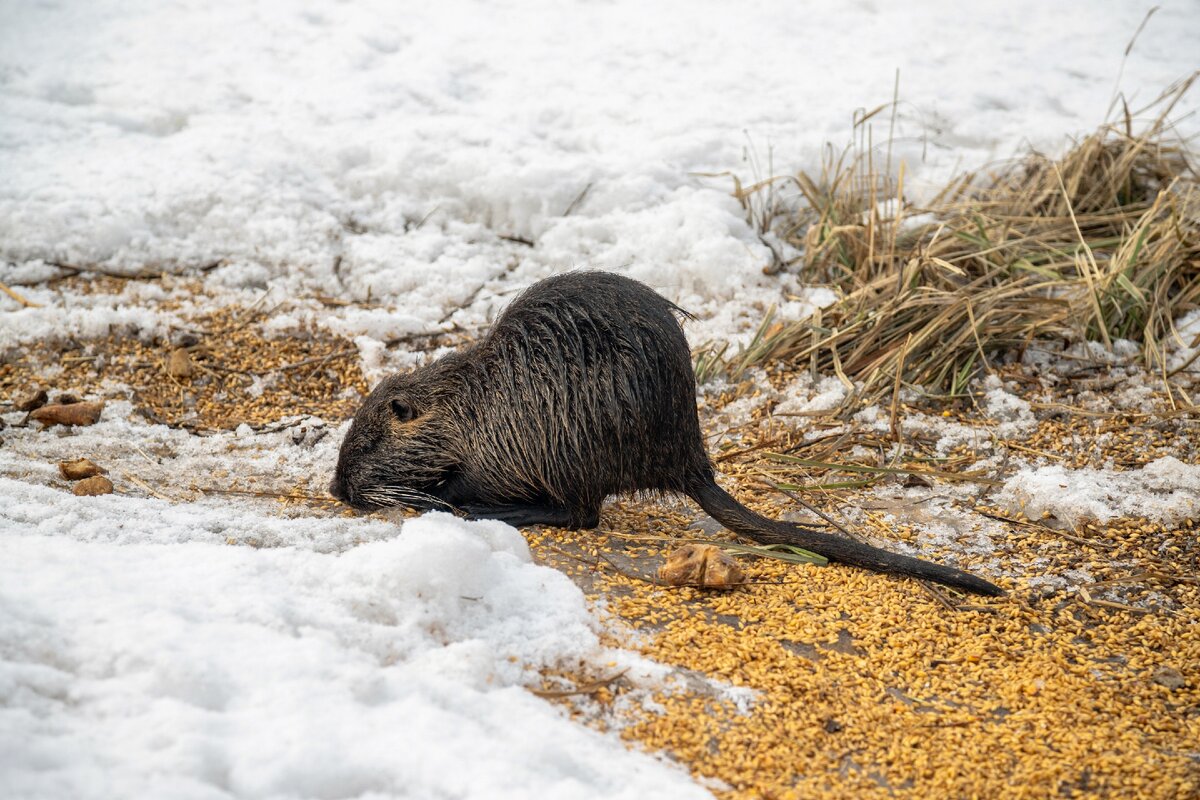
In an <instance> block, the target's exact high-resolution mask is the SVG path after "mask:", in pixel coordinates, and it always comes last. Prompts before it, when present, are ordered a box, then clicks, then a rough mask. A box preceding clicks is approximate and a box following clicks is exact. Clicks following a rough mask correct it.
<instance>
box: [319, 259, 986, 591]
mask: <svg viewBox="0 0 1200 800" xmlns="http://www.w3.org/2000/svg"><path fill="white" fill-rule="evenodd" d="M677 314H679V315H683V316H686V312H683V311H682V310H681V309H679V308H678V307H677V306H675V305H674V304H673V303H671V302H669V301H668V300H666V299H665V298H663V297H661V296H659V295H658V294H656V293H655V292H653V291H652V290H651V289H650V288H648V287H647V286H644V285H643V284H641V283H638V282H637V281H634V280H631V279H629V278H625V277H622V276H619V275H613V274H609V273H605V272H571V273H566V274H563V275H558V276H555V277H552V278H548V279H546V280H543V281H541V282H540V283H537V284H536V285H534V286H532V287H530V288H529V289H528V290H527V291H526V292H525V293H524V294H522V295H521V296H520V297H518V298H517V299H516V300H514V301H513V302H512V304H511V305H509V307H508V308H507V309H506V310H505V311H504V313H503V314H502V315H501V316H500V319H499V320H497V322H496V324H495V325H494V326H493V327H492V329H491V331H490V332H489V333H488V334H487V336H485V337H484V338H483V339H482V340H481V341H479V342H478V343H477V344H474V345H472V346H470V347H467V348H466V349H464V350H461V351H459V352H456V353H452V354H450V355H448V356H445V357H443V358H440V359H438V360H437V361H434V362H433V363H431V364H428V365H426V366H424V367H421V368H419V369H417V370H414V371H413V372H410V373H407V374H402V375H393V376H390V377H388V378H386V379H384V380H383V381H382V382H381V383H380V384H379V386H377V387H376V388H375V390H374V391H372V392H371V394H370V396H369V397H368V398H367V399H366V401H365V402H364V403H363V406H362V408H360V409H359V411H358V413H357V414H356V415H355V417H354V422H353V424H352V425H351V426H350V431H349V433H347V435H346V440H345V441H344V442H343V443H342V449H341V454H340V456H339V458H338V465H337V470H336V472H335V474H334V479H333V482H332V483H331V484H330V487H329V491H330V493H331V494H333V496H334V497H336V498H338V499H340V500H343V501H345V502H347V503H349V504H350V505H352V506H355V507H357V508H363V509H367V508H377V507H380V506H389V505H406V506H410V507H414V508H422V509H446V510H458V511H461V512H464V513H466V514H467V515H468V516H469V517H473V518H490V519H500V520H504V521H506V522H509V523H511V524H513V525H535V524H547V525H557V526H561V527H569V528H590V527H595V526H596V525H597V524H598V522H599V519H600V505H601V503H602V502H603V501H604V499H605V498H606V497H608V496H609V495H613V494H628V493H632V492H638V491H649V492H681V493H683V494H686V495H688V496H689V497H691V498H692V499H694V500H695V501H696V502H697V503H699V504H700V506H701V507H702V508H703V509H704V510H705V511H707V512H708V513H709V514H711V515H712V516H713V517H714V518H715V519H716V520H717V521H718V522H720V523H721V524H722V525H724V526H725V527H727V528H729V529H730V530H732V531H735V532H736V533H739V534H741V535H743V536H746V537H749V538H750V539H753V540H755V541H758V542H762V543H764V544H769V543H784V544H791V545H796V546H799V547H803V548H806V549H808V550H812V551H814V552H817V553H820V554H822V555H824V556H826V557H827V558H829V559H830V560H832V561H840V562H843V563H845V564H851V565H854V566H858V567H864V568H866V569H871V570H875V571H877V572H891V573H897V574H901V575H912V576H915V577H920V578H927V579H929V580H933V581H937V582H939V583H944V584H948V585H950V586H957V587H959V588H962V589H966V590H969V591H972V592H978V593H980V594H989V595H997V594H1002V590H1001V589H1000V588H999V587H997V586H994V585H993V584H991V583H989V582H987V581H985V580H983V579H981V578H978V577H976V576H974V575H971V574H968V573H966V572H963V571H961V570H957V569H953V568H951V567H945V566H941V565H938V564H932V563H929V562H927V561H921V560H919V559H916V558H910V557H908V556H903V555H899V554H896V553H891V552H888V551H886V550H880V549H879V548H875V547H871V546H869V545H865V544H861V543H859V542H856V541H853V540H851V539H846V538H842V537H838V536H831V535H829V534H825V533H820V532H818V531H814V530H810V529H808V528H804V527H801V526H799V525H795V524H792V523H788V522H779V521H776V520H773V519H769V518H767V517H763V516H761V515H759V514H756V513H755V512H753V511H751V510H749V509H748V508H746V507H745V506H743V505H742V504H741V503H739V502H738V501H737V500H735V499H734V498H733V497H731V496H730V495H729V494H728V493H726V492H725V491H724V490H723V489H721V488H720V487H719V486H717V484H716V481H715V480H714V471H713V465H712V462H711V461H709V458H708V455H707V454H706V453H705V451H704V441H703V438H702V436H701V434H700V421H699V418H698V416H697V413H696V379H695V375H694V374H693V372H692V362H691V353H690V352H689V350H688V344H687V340H686V339H685V338H684V335H683V329H682V327H681V326H680V323H679V319H678V317H677V316H676V315H677Z"/></svg>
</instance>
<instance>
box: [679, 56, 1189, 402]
mask: <svg viewBox="0 0 1200 800" xmlns="http://www.w3.org/2000/svg"><path fill="white" fill-rule="evenodd" d="M1195 78H1196V76H1195V75H1193V76H1192V77H1191V78H1190V79H1188V80H1187V81H1184V82H1183V83H1181V84H1179V85H1178V86H1176V87H1174V88H1173V89H1172V90H1171V91H1169V92H1168V93H1166V94H1165V95H1164V96H1163V97H1162V98H1160V99H1159V101H1156V104H1154V105H1153V106H1152V108H1154V109H1155V111H1156V115H1155V117H1154V119H1153V121H1152V122H1151V123H1150V124H1149V125H1147V126H1146V127H1145V128H1144V129H1143V130H1141V131H1140V132H1135V123H1134V121H1133V120H1134V117H1135V116H1136V115H1135V114H1132V113H1130V112H1129V111H1128V109H1126V112H1125V114H1124V116H1123V118H1122V120H1121V121H1120V122H1119V123H1109V124H1106V125H1104V126H1102V127H1101V128H1099V129H1098V130H1097V131H1096V132H1095V133H1093V134H1091V135H1090V136H1087V137H1086V138H1084V139H1083V140H1082V141H1080V142H1079V143H1077V144H1076V145H1075V147H1073V148H1072V149H1071V150H1070V151H1069V152H1068V153H1067V154H1066V155H1064V156H1063V157H1062V158H1060V159H1057V160H1055V159H1051V158H1048V157H1046V156H1044V155H1040V154H1036V153H1035V154H1031V155H1029V156H1027V157H1026V158H1025V159H1023V160H1021V161H1019V162H1017V163H1014V164H1011V165H1008V166H1007V167H1006V168H1004V169H1002V170H1001V171H1000V172H999V173H997V174H993V175H991V176H990V177H987V178H986V179H985V178H984V177H982V176H980V175H977V174H967V175H963V176H961V177H959V178H957V179H955V180H954V181H952V182H951V183H950V184H949V185H948V186H947V187H946V188H945V189H944V190H943V191H942V192H941V193H940V194H938V196H937V197H935V198H934V199H933V200H932V201H931V202H930V203H929V204H928V205H927V206H925V207H921V208H918V207H914V206H912V205H910V204H908V203H907V202H906V201H905V199H904V187H903V180H904V171H903V168H901V170H900V173H899V178H898V180H896V181H894V182H893V181H891V180H890V178H889V176H888V174H887V173H886V172H884V173H882V174H881V173H880V172H879V171H877V169H876V163H875V161H874V159H873V157H872V156H871V150H870V149H869V148H866V149H863V150H859V151H857V152H855V151H851V152H847V153H843V154H842V155H840V156H833V155H830V156H828V157H827V159H826V162H825V164H824V167H823V169H822V171H821V173H820V174H819V175H817V176H816V177H813V176H810V175H808V174H804V173H801V174H800V175H797V176H795V177H794V178H791V179H790V180H792V181H793V182H794V183H795V185H796V186H797V187H798V188H799V191H800V194H801V196H802V198H803V203H802V204H801V205H800V207H799V208H796V209H792V210H791V211H790V212H788V213H786V214H784V215H782V216H776V217H775V220H774V226H775V229H776V231H777V232H778V233H779V234H780V235H781V237H782V238H783V239H784V240H785V241H787V242H789V243H790V244H792V245H794V246H795V247H797V248H798V249H800V250H801V251H802V252H803V254H804V255H803V267H802V268H803V269H804V271H805V272H806V274H807V276H808V278H809V279H810V281H812V282H825V283H828V284H831V285H832V286H834V287H835V288H836V289H837V290H838V291H839V293H840V294H841V297H840V299H839V301H838V302H837V303H835V304H834V305H833V306H832V307H829V308H826V309H824V310H823V311H821V312H818V313H816V314H815V315H813V316H812V317H810V318H809V319H806V320H803V321H801V322H797V323H786V324H784V323H776V322H774V321H773V320H771V319H770V317H769V316H768V318H767V319H766V320H764V322H763V324H762V325H761V326H760V329H759V331H758V335H757V336H756V337H755V339H754V340H753V342H752V343H751V344H750V345H749V346H748V347H746V348H744V349H743V350H742V351H741V352H739V353H737V354H736V355H733V356H731V357H726V354H725V352H724V350H723V349H715V348H711V347H710V348H708V349H707V350H702V351H701V353H700V354H699V363H698V368H699V370H700V372H701V373H702V375H706V374H712V373H714V372H715V371H718V370H726V371H728V372H730V373H732V374H733V375H735V376H736V375H737V374H739V373H740V372H741V371H742V370H743V369H745V368H746V367H748V366H750V365H752V364H755V363H761V362H763V361H766V360H769V359H786V360H789V361H792V362H794V363H799V364H805V365H809V366H810V367H811V369H812V370H813V371H814V373H819V372H834V373H835V374H837V375H838V376H839V377H841V378H842V379H843V381H844V382H845V383H847V385H849V384H850V383H851V382H852V381H858V382H860V390H859V392H857V393H852V396H851V397H850V398H848V400H847V402H848V403H849V404H855V405H857V404H860V403H861V402H862V400H863V399H864V397H866V398H868V399H870V400H877V399H879V397H880V396H882V395H883V394H884V393H886V392H889V391H891V390H893V388H894V387H895V386H898V385H899V383H900V382H901V381H903V382H904V383H907V384H911V385H916V386H923V387H925V388H927V389H930V390H934V391H940V392H948V393H951V394H958V393H960V392H961V391H962V390H963V389H964V388H965V387H966V384H967V382H968V381H969V380H970V378H971V377H972V376H974V375H976V374H977V373H978V372H979V371H980V370H981V369H986V368H990V367H991V365H992V363H993V362H994V361H995V360H997V359H1003V358H1006V357H1008V356H1010V355H1011V354H1013V353H1017V352H1019V351H1020V350H1021V349H1022V348H1023V347H1024V346H1025V345H1026V344H1028V343H1029V342H1030V341H1032V340H1034V339H1039V338H1051V337H1052V338H1058V339H1067V340H1080V339H1084V338H1086V339H1091V340H1096V341H1100V342H1103V343H1104V344H1105V345H1111V343H1112V341H1113V340H1114V339H1117V338H1128V339H1134V340H1136V341H1139V342H1140V343H1141V344H1142V351H1143V356H1144V359H1145V363H1146V366H1147V367H1148V368H1150V369H1153V370H1155V371H1156V372H1160V373H1164V377H1165V366H1164V363H1165V361H1164V357H1163V345H1164V341H1165V340H1166V339H1167V337H1169V336H1172V335H1173V334H1174V328H1173V325H1172V320H1173V319H1175V318H1177V317H1178V316H1179V315H1180V314H1182V313H1184V312H1186V311H1188V310H1191V309H1193V308H1197V307H1198V306H1200V191H1198V187H1197V177H1198V176H1197V173H1196V171H1195V169H1194V168H1193V166H1192V163H1191V157H1190V154H1189V152H1188V150H1187V146H1186V144H1185V143H1183V142H1180V141H1177V140H1175V139H1173V137H1172V135H1171V129H1170V126H1169V125H1168V123H1167V117H1168V114H1169V113H1170V111H1171V109H1172V108H1173V107H1174V105H1175V103H1176V102H1177V101H1178V100H1179V98H1180V97H1181V96H1182V95H1183V94H1184V93H1185V92H1186V91H1187V90H1188V89H1189V88H1190V86H1191V84H1192V83H1193V82H1194V80H1195ZM1138 113H1139V114H1140V113H1144V111H1143V112H1138ZM763 191H768V189H767V188H766V187H765V185H759V186H757V187H752V188H751V189H749V190H746V192H743V193H741V196H742V197H743V201H744V202H746V203H747V207H748V208H755V207H761V206H762V203H761V201H757V206H756V202H755V201H753V200H752V198H751V197H750V195H752V194H754V193H757V192H763ZM770 191H773V189H772V190H770ZM1176 335H1177V334H1176Z"/></svg>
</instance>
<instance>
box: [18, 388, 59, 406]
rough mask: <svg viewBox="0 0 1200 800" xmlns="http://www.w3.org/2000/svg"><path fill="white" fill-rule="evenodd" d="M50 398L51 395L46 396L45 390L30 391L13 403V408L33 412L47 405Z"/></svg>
mask: <svg viewBox="0 0 1200 800" xmlns="http://www.w3.org/2000/svg"><path fill="white" fill-rule="evenodd" d="M49 398H50V395H48V394H46V390H45V389H36V390H30V391H28V392H26V393H25V394H23V395H21V396H19V397H18V398H17V399H16V401H15V402H14V403H13V407H14V408H16V409H17V411H33V410H34V409H37V408H41V407H42V406H44V405H46V401H47V400H48V399H49Z"/></svg>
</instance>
